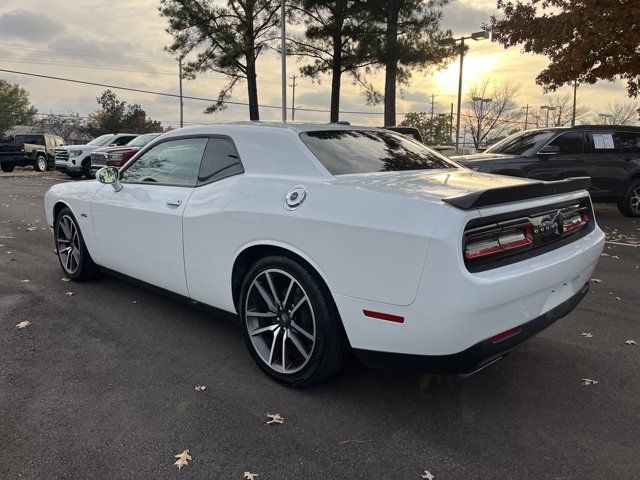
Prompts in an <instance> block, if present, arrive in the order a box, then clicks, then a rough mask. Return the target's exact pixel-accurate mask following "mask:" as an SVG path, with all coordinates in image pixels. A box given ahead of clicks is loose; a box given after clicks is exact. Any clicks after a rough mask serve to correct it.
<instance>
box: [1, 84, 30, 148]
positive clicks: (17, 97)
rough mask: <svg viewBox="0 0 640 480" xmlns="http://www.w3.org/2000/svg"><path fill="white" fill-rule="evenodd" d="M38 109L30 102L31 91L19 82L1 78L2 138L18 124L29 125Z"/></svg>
mask: <svg viewBox="0 0 640 480" xmlns="http://www.w3.org/2000/svg"><path fill="white" fill-rule="evenodd" d="M36 113H38V109H37V108H36V107H34V106H33V105H31V103H30V102H29V92H28V91H27V90H26V89H25V88H22V87H21V86H20V85H18V84H17V83H10V82H8V81H6V80H4V79H0V138H4V137H5V135H6V134H7V132H8V131H9V130H11V129H12V128H13V127H15V126H16V125H28V124H30V123H31V122H32V121H33V118H34V116H35V114H36Z"/></svg>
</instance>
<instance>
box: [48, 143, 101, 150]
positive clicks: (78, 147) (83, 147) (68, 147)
mask: <svg viewBox="0 0 640 480" xmlns="http://www.w3.org/2000/svg"><path fill="white" fill-rule="evenodd" d="M96 148H99V147H96V146H95V145H87V144H84V145H64V146H62V147H56V149H58V150H90V149H93V150H95V149H96Z"/></svg>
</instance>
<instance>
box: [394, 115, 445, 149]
mask: <svg viewBox="0 0 640 480" xmlns="http://www.w3.org/2000/svg"><path fill="white" fill-rule="evenodd" d="M400 125H402V126H405V127H415V128H417V129H418V130H420V134H421V135H422V138H423V139H424V141H425V143H426V144H428V145H449V144H452V143H453V140H452V139H451V116H450V115H446V114H437V115H434V117H433V119H431V113H427V112H410V113H407V114H406V115H405V117H404V120H402V122H400Z"/></svg>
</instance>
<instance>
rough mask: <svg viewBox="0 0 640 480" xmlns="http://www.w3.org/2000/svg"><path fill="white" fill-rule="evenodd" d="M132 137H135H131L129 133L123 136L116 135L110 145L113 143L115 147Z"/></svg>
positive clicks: (124, 143) (127, 141)
mask: <svg viewBox="0 0 640 480" xmlns="http://www.w3.org/2000/svg"><path fill="white" fill-rule="evenodd" d="M134 138H135V137H132V136H130V135H125V136H124V137H118V138H116V139H115V140H114V141H112V142H111V145H114V146H116V147H121V146H122V145H126V144H127V143H129V142H130V141H131V140H133V139H134Z"/></svg>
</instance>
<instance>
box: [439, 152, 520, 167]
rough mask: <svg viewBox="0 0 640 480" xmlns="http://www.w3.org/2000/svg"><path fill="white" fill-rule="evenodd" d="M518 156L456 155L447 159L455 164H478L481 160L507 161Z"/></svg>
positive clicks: (495, 154) (500, 154)
mask: <svg viewBox="0 0 640 480" xmlns="http://www.w3.org/2000/svg"><path fill="white" fill-rule="evenodd" d="M518 157H519V155H509V154H506V153H490V152H489V153H474V154H473V155H457V156H455V157H449V158H451V160H453V161H454V162H457V163H462V164H464V163H467V162H478V161H482V160H509V159H512V158H518Z"/></svg>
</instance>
